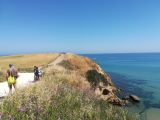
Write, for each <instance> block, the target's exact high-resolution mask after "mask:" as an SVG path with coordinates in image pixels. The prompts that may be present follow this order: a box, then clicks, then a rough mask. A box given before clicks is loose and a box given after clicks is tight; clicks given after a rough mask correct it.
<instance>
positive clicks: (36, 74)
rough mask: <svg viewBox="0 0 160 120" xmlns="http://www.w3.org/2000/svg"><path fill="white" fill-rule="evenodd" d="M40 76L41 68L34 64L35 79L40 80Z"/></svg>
mask: <svg viewBox="0 0 160 120" xmlns="http://www.w3.org/2000/svg"><path fill="white" fill-rule="evenodd" d="M39 78H40V75H39V69H38V67H37V66H34V81H38V80H39Z"/></svg>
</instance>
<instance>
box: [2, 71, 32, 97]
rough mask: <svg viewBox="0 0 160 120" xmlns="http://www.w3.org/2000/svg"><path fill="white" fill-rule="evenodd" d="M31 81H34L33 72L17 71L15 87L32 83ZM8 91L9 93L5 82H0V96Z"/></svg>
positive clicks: (5, 94)
mask: <svg viewBox="0 0 160 120" xmlns="http://www.w3.org/2000/svg"><path fill="white" fill-rule="evenodd" d="M33 81H34V73H19V77H18V79H17V88H20V87H25V86H27V85H29V84H33ZM13 90H14V89H13ZM8 93H9V88H8V84H7V82H2V83H0V97H4V96H7V95H8Z"/></svg>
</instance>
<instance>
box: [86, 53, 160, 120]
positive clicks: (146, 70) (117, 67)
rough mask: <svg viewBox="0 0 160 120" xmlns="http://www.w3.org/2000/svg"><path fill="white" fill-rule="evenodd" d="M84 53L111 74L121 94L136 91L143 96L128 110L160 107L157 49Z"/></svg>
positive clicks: (159, 68) (159, 56)
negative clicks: (137, 51)
mask: <svg viewBox="0 0 160 120" xmlns="http://www.w3.org/2000/svg"><path fill="white" fill-rule="evenodd" d="M85 56H87V57H89V58H91V59H92V60H94V61H96V62H97V63H98V64H99V65H100V66H101V67H102V68H103V70H104V71H106V72H107V73H108V74H109V75H110V76H111V78H112V81H113V82H114V84H115V85H116V86H118V87H120V88H122V89H123V90H124V92H123V95H128V94H136V95H138V96H139V97H140V98H141V99H142V101H141V103H139V104H136V105H132V106H130V107H129V109H130V111H135V112H138V113H141V114H142V116H143V113H144V112H145V111H146V110H148V109H150V108H155V109H156V110H160V53H143V54H142V53H132V54H88V55H85ZM146 119H147V118H146ZM155 119H156V118H155ZM153 120H154V119H153Z"/></svg>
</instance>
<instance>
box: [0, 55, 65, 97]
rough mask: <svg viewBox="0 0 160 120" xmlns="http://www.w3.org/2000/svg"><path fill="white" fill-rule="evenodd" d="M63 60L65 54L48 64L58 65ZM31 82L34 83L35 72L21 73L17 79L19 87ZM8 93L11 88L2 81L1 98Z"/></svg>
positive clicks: (0, 87)
mask: <svg viewBox="0 0 160 120" xmlns="http://www.w3.org/2000/svg"><path fill="white" fill-rule="evenodd" d="M62 60H64V55H63V54H61V55H59V56H58V57H57V58H56V59H55V60H54V61H53V62H51V63H49V64H48V65H47V66H56V65H57V64H58V63H60V62H61V61H62ZM57 67H58V66H57ZM29 84H34V73H19V77H18V79H17V88H20V87H25V86H27V85H29ZM13 91H14V89H13ZM8 93H9V88H8V84H7V82H1V83H0V98H2V97H4V96H7V95H8Z"/></svg>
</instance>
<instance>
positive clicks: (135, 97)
mask: <svg viewBox="0 0 160 120" xmlns="http://www.w3.org/2000/svg"><path fill="white" fill-rule="evenodd" d="M129 97H130V99H131V100H133V101H134V102H140V98H139V97H138V96H136V95H130V96H129Z"/></svg>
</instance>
